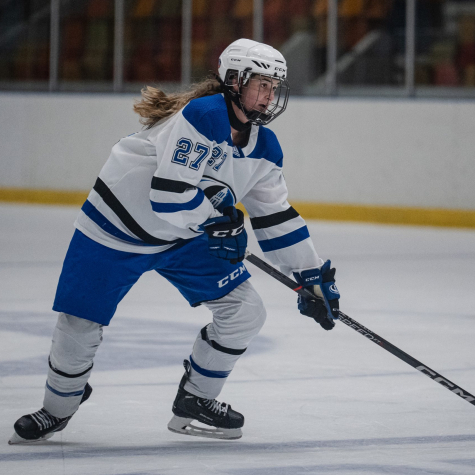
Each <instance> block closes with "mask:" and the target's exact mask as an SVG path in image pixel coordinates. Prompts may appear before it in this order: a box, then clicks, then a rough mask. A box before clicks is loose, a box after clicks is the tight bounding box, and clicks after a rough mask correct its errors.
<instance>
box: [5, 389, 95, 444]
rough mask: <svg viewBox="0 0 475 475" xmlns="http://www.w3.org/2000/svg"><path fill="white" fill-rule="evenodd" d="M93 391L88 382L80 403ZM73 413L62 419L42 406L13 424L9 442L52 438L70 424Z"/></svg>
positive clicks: (38, 440) (18, 442)
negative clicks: (13, 431) (13, 430)
mask: <svg viewBox="0 0 475 475" xmlns="http://www.w3.org/2000/svg"><path fill="white" fill-rule="evenodd" d="M91 393H92V387H91V386H90V385H89V384H86V387H85V388H84V394H83V396H82V399H81V403H80V404H82V403H83V402H84V401H87V400H88V399H89V396H90V395H91ZM73 415H74V414H72V415H71V416H69V417H64V418H62V419H61V418H59V417H55V416H53V415H52V414H50V413H49V412H48V411H47V410H46V409H45V408H44V407H42V408H41V409H40V410H39V411H36V412H34V413H33V414H27V415H26V416H22V417H20V419H18V420H17V421H16V422H15V425H14V426H13V428H14V429H15V433H14V434H13V435H12V436H11V437H10V440H9V441H8V443H9V444H10V445H13V444H27V443H32V442H41V441H42V440H47V439H51V437H53V435H54V434H55V433H56V432H60V431H62V430H63V429H64V428H65V427H66V426H67V425H68V422H69V421H70V419H71V417H73Z"/></svg>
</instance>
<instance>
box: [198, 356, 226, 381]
mask: <svg viewBox="0 0 475 475" xmlns="http://www.w3.org/2000/svg"><path fill="white" fill-rule="evenodd" d="M190 363H191V367H192V368H193V369H194V370H195V371H196V372H197V373H200V374H202V375H203V376H206V377H208V378H227V377H228V376H229V373H231V371H211V370H210V369H204V368H202V367H201V366H198V365H197V364H196V363H195V362H194V361H193V358H192V357H191V355H190Z"/></svg>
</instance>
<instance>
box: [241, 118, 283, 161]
mask: <svg viewBox="0 0 475 475" xmlns="http://www.w3.org/2000/svg"><path fill="white" fill-rule="evenodd" d="M248 158H264V159H265V160H268V161H269V162H272V163H275V164H276V165H277V166H278V167H282V164H283V159H284V153H283V152H282V148H281V147H280V144H279V141H278V140H277V137H276V135H275V134H274V132H272V130H270V129H268V128H266V127H264V126H262V125H261V126H259V134H258V136H257V142H256V146H255V147H254V150H253V151H252V152H251V153H250V154H249V155H248Z"/></svg>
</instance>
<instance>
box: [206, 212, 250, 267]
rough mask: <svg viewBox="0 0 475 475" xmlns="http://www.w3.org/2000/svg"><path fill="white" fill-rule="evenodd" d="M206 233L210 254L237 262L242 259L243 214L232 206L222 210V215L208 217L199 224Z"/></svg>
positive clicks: (245, 241)
mask: <svg viewBox="0 0 475 475" xmlns="http://www.w3.org/2000/svg"><path fill="white" fill-rule="evenodd" d="M200 229H201V230H202V231H204V232H205V233H206V234H207V235H208V247H209V252H210V254H211V255H213V256H215V257H219V258H220V259H227V260H228V261H230V262H231V264H237V263H238V262H241V261H242V260H243V259H244V253H245V252H246V247H247V233H246V230H245V229H244V214H243V212H242V211H241V210H239V209H236V208H235V207H234V206H228V207H226V208H224V210H223V216H218V217H216V218H210V219H208V220H207V221H205V222H204V223H203V224H201V225H200Z"/></svg>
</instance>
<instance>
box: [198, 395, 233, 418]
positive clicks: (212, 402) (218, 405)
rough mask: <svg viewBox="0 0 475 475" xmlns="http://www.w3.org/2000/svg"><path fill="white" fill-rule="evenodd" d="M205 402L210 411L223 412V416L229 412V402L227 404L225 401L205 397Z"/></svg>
mask: <svg viewBox="0 0 475 475" xmlns="http://www.w3.org/2000/svg"><path fill="white" fill-rule="evenodd" d="M203 402H204V404H205V406H206V407H207V408H208V409H209V410H210V411H213V412H215V413H216V414H218V415H221V413H223V416H225V415H226V414H227V413H228V407H229V404H226V403H225V402H219V401H216V399H203Z"/></svg>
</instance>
